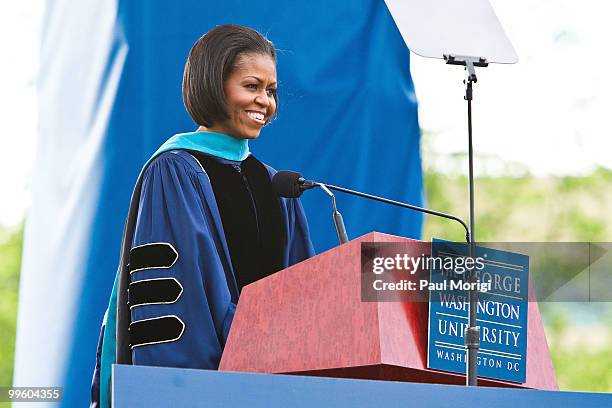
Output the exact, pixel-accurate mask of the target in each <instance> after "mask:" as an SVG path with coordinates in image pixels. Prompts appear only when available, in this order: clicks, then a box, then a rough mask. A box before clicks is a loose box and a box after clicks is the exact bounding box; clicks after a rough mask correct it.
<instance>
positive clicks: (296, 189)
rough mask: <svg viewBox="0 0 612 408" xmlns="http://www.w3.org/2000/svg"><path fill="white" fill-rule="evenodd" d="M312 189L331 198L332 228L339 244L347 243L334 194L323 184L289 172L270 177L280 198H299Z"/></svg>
mask: <svg viewBox="0 0 612 408" xmlns="http://www.w3.org/2000/svg"><path fill="white" fill-rule="evenodd" d="M314 187H321V188H322V189H323V191H325V193H326V194H327V195H328V196H329V197H330V198H331V202H332V207H333V210H334V213H333V216H334V226H335V227H336V235H338V241H339V242H340V244H344V243H346V242H348V235H347V234H346V228H345V226H344V220H343V219H342V214H340V211H338V208H337V207H336V196H334V193H332V192H331V191H329V189H328V188H327V187H326V186H325V184H322V183H316V182H314V181H310V180H306V179H304V177H302V175H301V174H300V173H297V172H295V171H289V170H283V171H279V172H278V173H276V174H275V175H274V177H272V188H273V189H274V191H275V192H276V194H277V195H278V196H280V197H285V198H297V197H299V196H301V195H302V193H303V192H304V191H306V190H309V189H311V188H314Z"/></svg>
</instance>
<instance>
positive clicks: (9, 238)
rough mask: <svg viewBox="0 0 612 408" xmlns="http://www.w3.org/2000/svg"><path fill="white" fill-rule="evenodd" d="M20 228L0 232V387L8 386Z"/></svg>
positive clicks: (11, 372) (13, 328)
mask: <svg viewBox="0 0 612 408" xmlns="http://www.w3.org/2000/svg"><path fill="white" fill-rule="evenodd" d="M22 237H23V228H21V227H20V228H19V229H17V230H9V231H7V230H4V231H3V230H0V386H3V385H4V386H6V385H10V384H12V378H13V355H14V353H15V324H16V321H17V297H18V293H19V290H18V289H19V268H20V265H21V243H22Z"/></svg>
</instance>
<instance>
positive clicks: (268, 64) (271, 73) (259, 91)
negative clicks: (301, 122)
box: [211, 54, 276, 139]
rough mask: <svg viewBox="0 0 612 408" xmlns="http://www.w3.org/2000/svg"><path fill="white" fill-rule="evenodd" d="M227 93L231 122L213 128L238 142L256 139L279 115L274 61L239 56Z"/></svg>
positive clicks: (225, 88)
mask: <svg viewBox="0 0 612 408" xmlns="http://www.w3.org/2000/svg"><path fill="white" fill-rule="evenodd" d="M224 90H225V98H226V102H227V110H228V113H229V115H230V118H229V119H228V120H226V121H225V122H223V123H221V124H219V126H213V128H217V130H219V131H221V132H222V133H225V134H228V135H230V136H233V137H235V138H237V139H256V138H257V137H258V136H259V132H260V131H261V128H263V127H264V126H265V125H266V123H268V121H269V120H270V118H271V117H272V116H273V115H274V112H276V101H275V100H274V96H275V94H276V64H275V63H274V60H273V59H272V58H271V57H269V56H267V55H262V54H246V55H242V56H240V57H239V59H238V64H237V65H236V68H235V69H234V71H233V72H232V73H231V74H230V75H229V76H228V78H227V79H226V80H225V84H224ZM211 130H212V128H211Z"/></svg>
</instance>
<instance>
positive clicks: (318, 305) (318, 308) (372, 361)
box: [219, 232, 558, 390]
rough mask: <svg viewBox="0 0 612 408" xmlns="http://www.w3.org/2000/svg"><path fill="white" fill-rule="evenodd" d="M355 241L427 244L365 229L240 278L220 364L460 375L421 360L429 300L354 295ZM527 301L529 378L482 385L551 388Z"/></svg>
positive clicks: (349, 373) (308, 371)
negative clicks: (263, 273) (261, 274)
mask: <svg viewBox="0 0 612 408" xmlns="http://www.w3.org/2000/svg"><path fill="white" fill-rule="evenodd" d="M362 242H411V243H413V244H414V245H411V248H412V247H413V248H414V251H415V256H418V255H420V254H421V253H424V252H425V253H428V251H429V248H430V244H428V243H424V242H419V241H414V240H409V239H406V238H402V237H397V236H392V235H387V234H382V233H377V232H372V233H369V234H367V235H364V236H362V237H360V238H357V239H355V240H352V241H350V242H348V243H346V244H344V245H341V246H338V247H336V248H333V249H331V250H329V251H327V252H324V253H322V254H319V255H317V256H315V257H313V258H311V259H308V260H306V261H303V262H301V263H299V264H297V265H294V266H292V267H289V268H287V269H285V270H283V271H280V272H278V273H276V274H274V275H272V276H269V277H267V278H265V279H262V280H260V281H257V282H254V283H252V284H250V285H248V286H246V287H245V288H243V290H242V294H241V296H240V301H239V303H238V307H237V310H236V315H235V317H234V320H233V323H232V328H231V330H230V333H229V337H228V340H227V343H226V345H225V350H224V353H223V357H222V359H221V364H220V366H219V370H220V371H239V372H252V373H268V374H293V375H301V376H319V377H336V378H351V379H369V380H387V381H402V382H419V383H434V384H456V385H461V384H465V376H464V375H460V374H455V373H449V372H443V371H438V370H432V369H428V368H427V331H428V328H427V325H428V304H427V303H425V302H362V301H361V277H360V273H361V243H362ZM532 293H533V292H532ZM528 307H529V309H528V310H529V312H528V329H527V335H528V338H527V366H526V369H527V375H526V381H525V382H524V383H522V384H519V383H513V382H508V381H500V380H494V379H489V378H479V385H482V386H491V387H507V388H532V389H540V390H557V389H558V385H557V380H556V376H555V371H554V368H553V365H552V361H551V358H550V352H549V350H548V345H547V343H546V335H545V333H544V330H543V326H542V320H541V316H540V312H539V309H538V305H537V303H536V302H535V301H531V302H529V306H528Z"/></svg>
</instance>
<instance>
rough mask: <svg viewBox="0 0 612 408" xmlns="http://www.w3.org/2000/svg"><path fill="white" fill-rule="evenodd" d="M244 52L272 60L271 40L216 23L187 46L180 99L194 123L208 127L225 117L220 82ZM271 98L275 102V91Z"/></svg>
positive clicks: (273, 55)
mask: <svg viewBox="0 0 612 408" xmlns="http://www.w3.org/2000/svg"><path fill="white" fill-rule="evenodd" d="M247 54H262V55H267V56H269V57H270V58H272V60H273V61H274V63H275V64H276V50H275V49H274V44H272V42H271V41H269V40H268V39H267V38H265V37H264V36H263V35H261V34H260V33H258V32H257V31H255V30H253V29H251V28H248V27H243V26H240V25H234V24H226V25H221V26H218V27H216V28H214V29H212V30H210V31H209V32H207V33H206V34H204V35H203V36H202V37H200V39H199V40H198V41H196V43H195V44H194V45H193V47H191V51H189V57H188V58H187V63H186V64H185V71H184V73H183V103H184V104H185V108H186V109H187V112H189V115H190V116H191V118H192V119H193V120H194V121H195V122H196V123H197V124H198V125H201V126H206V127H210V126H212V125H213V124H215V123H218V122H223V121H225V120H227V119H229V117H230V116H229V114H228V111H227V103H226V98H225V91H224V89H223V85H224V83H225V80H226V79H227V77H228V76H229V75H230V74H231V73H232V71H233V70H234V69H235V68H236V65H237V63H238V62H239V59H240V57H241V56H244V55H247ZM274 99H275V100H276V105H277V106H278V99H277V96H276V94H275V95H274Z"/></svg>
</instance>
